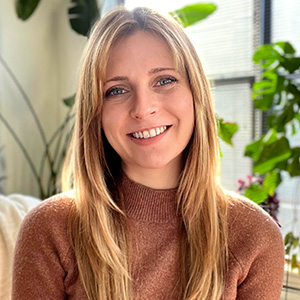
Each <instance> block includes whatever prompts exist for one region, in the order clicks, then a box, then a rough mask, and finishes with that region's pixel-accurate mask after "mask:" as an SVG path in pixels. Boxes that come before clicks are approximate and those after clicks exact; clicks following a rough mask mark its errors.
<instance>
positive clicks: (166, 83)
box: [156, 76, 178, 86]
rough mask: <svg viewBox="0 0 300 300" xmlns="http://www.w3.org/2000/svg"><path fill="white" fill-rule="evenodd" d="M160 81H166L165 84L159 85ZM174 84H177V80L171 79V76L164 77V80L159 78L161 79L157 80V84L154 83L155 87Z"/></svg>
mask: <svg viewBox="0 0 300 300" xmlns="http://www.w3.org/2000/svg"><path fill="white" fill-rule="evenodd" d="M162 81H167V82H165V83H163V84H162V83H161V82H162ZM174 82H178V80H177V79H176V78H174V77H171V76H169V77H164V78H161V79H159V80H158V82H157V83H156V86H165V85H168V84H172V83H174Z"/></svg>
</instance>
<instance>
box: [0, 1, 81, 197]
mask: <svg viewBox="0 0 300 300" xmlns="http://www.w3.org/2000/svg"><path fill="white" fill-rule="evenodd" d="M67 4H68V1H60V0H52V1H45V0H44V1H41V2H40V4H39V6H38V8H37V10H36V11H35V12H34V14H33V15H32V16H31V18H29V19H28V20H27V21H25V22H24V21H22V20H19V19H18V18H17V17H16V13H15V9H14V1H11V0H1V2H0V53H1V55H2V57H3V58H4V59H5V61H6V62H7V64H8V65H9V66H10V67H11V69H12V70H13V72H14V74H15V75H16V77H17V78H18V80H19V81H20V83H21V85H22V86H23V87H24V90H25V91H26V93H27V95H28V97H29V98H30V99H31V101H32V104H33V106H34V108H35V110H36V111H37V114H38V116H39V119H40V120H41V123H42V126H43V128H44V130H45V134H46V137H47V139H49V137H50V136H51V134H52V133H53V132H54V130H55V129H56V128H57V127H58V125H59V124H60V122H61V121H62V119H63V117H64V114H65V112H66V109H65V107H64V105H63V104H62V101H61V99H62V98H64V97H67V96H69V95H71V94H73V93H74V91H75V85H76V78H77V75H76V74H77V70H78V65H79V60H80V56H81V53H82V49H83V46H84V44H85V38H84V37H81V36H79V35H77V34H76V33H75V32H73V31H72V30H71V28H70V26H69V23H68V19H67ZM0 87H1V89H0V110H1V113H2V114H4V116H5V117H6V118H7V120H8V121H9V122H10V124H11V125H12V126H13V128H14V129H15V130H16V132H17V133H18V135H19V137H20V139H21V140H22V142H23V143H24V145H25V146H26V148H27V149H28V152H29V153H30V155H31V157H32V158H33V159H34V161H35V165H36V167H37V168H38V167H39V162H40V160H41V153H42V150H43V143H42V141H41V138H40V136H39V133H38V131H37V128H36V125H35V123H34V121H33V119H32V116H31V115H30V112H29V110H28V108H27V106H26V105H25V104H24V101H23V99H22V96H21V95H20V93H19V91H18V90H17V88H16V86H15V84H14V83H13V82H12V80H11V79H10V77H9V76H8V75H7V73H6V72H5V71H4V69H3V67H2V66H1V65H0ZM0 126H1V125H0ZM0 134H1V136H0V145H1V144H4V145H5V156H6V157H5V158H6V172H7V181H6V193H12V192H20V193H24V194H30V195H35V196H39V193H38V189H37V185H36V183H35V181H34V179H33V175H32V173H31V171H30V169H29V166H28V164H27V162H26V161H25V159H24V157H23V156H22V154H21V152H20V150H19V148H18V146H17V145H16V144H15V143H14V141H13V140H12V138H11V136H10V135H9V134H8V132H7V130H5V129H3V126H2V128H1V131H0Z"/></svg>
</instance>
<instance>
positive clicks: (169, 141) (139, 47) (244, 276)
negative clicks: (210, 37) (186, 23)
mask: <svg viewBox="0 0 300 300" xmlns="http://www.w3.org/2000/svg"><path fill="white" fill-rule="evenodd" d="M71 151H72V153H71V156H70V157H71V159H70V160H69V161H68V165H69V169H70V170H71V172H69V175H71V176H69V178H70V177H72V178H74V180H72V182H71V181H70V180H69V182H70V183H71V184H72V183H73V184H74V187H75V190H74V192H72V193H70V192H69V193H65V194H61V195H58V196H55V197H53V198H51V199H49V200H47V201H44V202H43V203H42V204H41V205H40V206H39V207H38V208H37V209H35V210H34V211H32V212H31V213H30V214H29V216H28V217H27V218H26V220H25V221H24V223H23V226H22V229H21V232H20V235H19V239H18V243H17V246H16V252H15V263H14V280H13V299H18V300H20V299H124V300H125V299H189V300H192V299H209V300H211V299H226V300H227V299H228V300H229V299H247V300H249V299H250V300H251V299H268V300H271V299H274V300H275V299H279V297H280V290H281V284H282V277H283V263H284V250H283V243H282V238H281V235H280V232H279V230H278V228H277V225H276V224H275V223H274V222H273V221H272V220H271V219H270V217H269V216H268V215H267V214H266V213H264V212H263V211H262V210H261V209H260V208H258V207H257V206H256V205H254V204H252V203H251V202H250V201H247V200H244V199H239V198H235V197H232V196H230V195H225V194H224V192H223V191H222V189H221V188H220V187H219V186H218V185H217V183H216V170H217V165H218V161H219V149H218V143H217V134H216V126H215V113H214V111H213V107H212V102H211V98H210V91H209V86H208V83H207V80H206V78H205V76H204V73H203V70H202V67H201V64H200V61H199V59H198V57H197V54H196V52H195V50H194V48H193V46H192V45H191V43H190V41H189V40H188V38H187V37H186V35H185V33H184V32H183V30H182V28H181V27H180V26H179V25H178V24H177V23H176V22H175V21H173V20H172V19H169V18H168V17H163V16H161V15H159V14H158V13H155V12H153V11H151V10H149V9H145V8H137V9H135V10H134V11H132V12H129V11H127V10H125V9H124V8H119V9H116V10H114V11H113V12H111V13H109V14H108V15H106V16H105V17H104V18H103V19H102V20H101V21H100V22H99V23H98V24H97V25H96V26H95V28H94V30H93V32H92V34H91V37H90V39H89V42H88V45H87V48H86V52H85V54H84V59H83V66H82V72H81V77H80V83H79V89H78V92H77V118H76V126H75V132H74V136H73V143H72V148H71ZM67 177H68V176H67ZM29 241H30V242H29Z"/></svg>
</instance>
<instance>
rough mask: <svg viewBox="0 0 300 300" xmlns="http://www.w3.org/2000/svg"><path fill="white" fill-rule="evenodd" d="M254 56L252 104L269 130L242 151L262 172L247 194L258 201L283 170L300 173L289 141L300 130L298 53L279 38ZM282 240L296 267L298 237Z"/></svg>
mask: <svg viewBox="0 0 300 300" xmlns="http://www.w3.org/2000/svg"><path fill="white" fill-rule="evenodd" d="M253 60H254V62H255V63H257V64H259V66H260V67H261V68H262V70H263V73H262V80H260V81H258V82H255V83H254V85H253V99H254V105H255V107H256V108H257V109H259V110H261V111H263V112H264V113H265V114H266V116H267V126H268V131H267V133H266V134H263V135H262V136H261V137H260V138H259V139H258V140H256V141H254V142H253V143H251V144H249V145H247V146H246V148H245V155H246V156H248V157H250V158H251V159H252V160H253V161H254V165H253V171H254V172H255V173H258V174H261V175H263V176H265V177H264V181H263V184H262V185H254V186H250V187H249V188H248V189H247V190H246V194H247V196H248V197H249V198H250V199H252V200H253V201H255V202H256V203H260V202H263V201H264V200H265V199H266V198H267V197H268V195H271V196H274V193H275V189H276V188H277V187H278V185H279V184H280V183H281V181H282V172H287V173H288V174H289V175H290V177H297V176H298V177H299V176H300V147H297V146H294V147H292V146H291V145H290V142H289V138H290V137H291V136H293V135H296V134H300V82H299V71H300V57H298V56H296V51H295V49H294V48H293V46H292V45H291V44H290V43H288V42H278V43H274V44H270V45H263V46H261V47H260V48H259V49H258V50H257V51H256V53H255V54H254V56H253ZM254 189H255V190H254ZM285 243H286V255H287V256H290V255H291V254H292V259H291V267H292V268H296V267H297V266H298V264H297V256H296V254H295V253H294V251H296V250H297V249H298V251H299V247H300V242H299V238H296V237H294V236H293V234H292V233H289V234H287V235H286V237H285ZM298 267H299V266H298Z"/></svg>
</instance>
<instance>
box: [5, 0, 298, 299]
mask: <svg viewBox="0 0 300 300" xmlns="http://www.w3.org/2000/svg"><path fill="white" fill-rule="evenodd" d="M17 2H18V1H11V0H1V2H0V58H1V61H0V117H1V119H0V194H3V195H9V194H12V193H19V194H24V195H30V196H35V197H37V198H40V199H44V198H46V197H48V196H50V195H51V194H53V193H55V192H57V191H59V190H58V189H57V186H58V185H59V172H60V168H61V163H62V160H63V157H64V153H65V149H66V147H67V143H68V141H69V136H70V131H71V129H72V110H71V107H72V103H73V95H74V93H75V90H76V84H77V79H78V73H79V66H80V60H81V54H82V51H83V49H84V46H85V44H86V41H87V38H86V37H85V36H84V35H82V34H79V33H78V32H76V30H74V27H76V24H75V25H74V24H73V25H72V21H70V20H72V18H76V14H78V12H79V13H80V10H76V9H75V10H73V13H72V10H71V11H70V9H72V8H73V9H74V7H76V4H78V3H80V2H83V3H84V2H86V3H87V4H88V5H90V7H89V9H90V10H88V11H81V12H83V14H85V15H87V16H88V17H90V18H93V16H95V17H97V14H93V12H92V11H91V10H92V9H95V7H94V6H93V5H94V4H93V5H92V4H91V3H92V2H95V3H96V5H97V6H98V11H99V15H100V16H101V14H102V15H103V14H104V13H105V12H107V11H108V10H109V9H111V8H112V7H113V6H115V5H117V4H121V3H123V4H125V5H126V6H127V7H129V8H133V7H135V6H148V7H151V8H154V9H155V10H158V11H161V12H163V13H170V12H173V11H176V10H178V9H180V8H183V7H185V6H187V5H190V4H193V3H196V2H197V3H208V1H185V0H173V1H159V0H149V1H147V0H139V1H137V0H135V1H134V0H128V1H127V0H125V1H117V0H115V1H107V0H106V1H71V0H70V1H66V0H51V1H46V0H40V1H28V2H33V3H35V5H36V8H35V10H34V12H33V13H32V15H30V16H28V14H29V13H28V12H26V9H23V11H22V7H21V8H20V7H19V11H18V7H17V6H16V3H17ZM20 2H22V1H20ZM24 2H26V1H24ZM77 2H78V3H77ZM212 3H213V4H214V5H215V7H216V9H212V10H211V11H210V12H209V13H207V17H206V18H204V19H203V20H201V21H200V22H197V23H195V24H192V25H190V26H187V28H186V32H187V34H188V36H189V37H190V39H191V40H192V42H193V44H194V46H195V47H196V49H197V51H198V53H199V56H200V59H201V60H202V64H203V66H204V70H205V72H206V74H207V76H208V77H209V79H210V80H211V85H212V92H213V95H214V101H215V106H216V111H217V114H218V117H219V118H221V120H224V121H226V122H227V123H226V124H229V125H230V123H236V124H237V125H238V130H237V131H236V133H235V134H233V131H234V130H232V132H231V134H229V135H230V138H229V140H228V139H227V143H226V142H224V140H225V141H226V138H225V139H224V136H223V139H222V136H221V137H220V147H221V151H222V155H223V157H222V164H221V182H222V184H223V186H224V187H225V188H226V189H229V190H238V189H239V190H240V191H243V192H244V191H245V189H247V188H248V187H249V186H251V185H252V186H253V184H254V190H255V189H258V191H259V192H262V187H263V188H265V187H266V186H267V183H262V182H263V181H264V179H265V178H266V176H268V174H269V173H270V174H271V175H270V176H269V177H268V179H270V181H272V180H273V181H274V182H275V183H274V182H273V183H272V184H273V187H274V188H269V189H267V197H269V196H270V197H273V198H272V199H273V200H272V201H273V202H272V201H270V202H272V203H271V204H270V203H269V204H270V205H271V206H272V209H273V210H274V211H276V212H275V213H274V216H275V217H276V218H277V219H278V222H279V223H280V224H281V229H282V233H283V236H284V237H286V236H288V234H289V233H290V232H292V233H293V237H295V239H294V240H293V242H294V241H295V240H296V242H294V243H295V245H296V246H297V247H298V248H297V247H295V248H294V250H295V249H296V250H295V251H300V248H299V238H298V242H297V237H299V235H300V223H299V218H300V184H299V183H300V158H299V157H300V154H299V149H300V130H299V127H300V126H299V124H300V114H299V106H300V100H299V99H300V92H299V90H300V89H299V81H300V76H299V59H298V60H297V57H298V56H299V51H300V34H299V28H300V18H299V15H300V1H299V0H243V1H240V0H216V1H213V2H212ZM96 9H97V8H96ZM18 13H19V16H18ZM22 13H23V16H21V15H22ZM26 13H27V17H26ZM22 18H23V19H24V18H26V20H22ZM75 23H76V22H75ZM71 25H72V26H73V27H72V26H71ZM276 42H288V43H289V44H284V46H282V44H281V50H280V49H279V48H280V47H279V48H278V45H277V46H273V48H264V50H265V52H264V54H263V55H262V56H261V57H260V58H262V59H263V60H264V61H266V56H264V55H266V53H267V57H268V55H269V57H273V58H274V57H275V56H276V55H277V56H276V57H277V58H276V59H277V60H278V61H281V62H282V61H283V60H282V59H281V58H278V55H279V54H282V55H283V54H286V57H285V60H284V61H285V62H286V61H288V62H290V63H291V64H292V63H293V64H294V65H295V64H296V63H298V66H296V67H290V65H289V67H287V70H288V71H286V70H282V66H281V68H279V69H278V70H277V69H276V72H277V73H278V72H279V73H280V72H283V73H284V71H286V72H285V73H284V76H287V77H285V78H287V79H286V80H289V82H291V83H292V84H294V86H296V87H297V89H298V92H297V91H295V92H294V93H293V92H291V91H290V90H289V91H288V92H286V91H285V92H284V91H283V92H282V93H281V92H278V85H277V86H276V89H277V91H273V94H272V92H269V94H268V95H270V94H272V97H273V96H274V99H275V98H276V97H277V98H276V99H277V100H276V99H275V100H276V101H277V103H278V104H279V106H278V105H277V106H276V105H274V102H273V104H272V105H271V104H270V103H269V104H265V103H266V102H263V104H258V105H255V103H254V101H253V88H254V89H256V92H258V96H257V95H256V96H257V97H256V98H257V99H256V100H263V101H265V100H266V101H267V98H266V99H265V98H264V97H265V94H264V93H262V92H261V90H268V88H270V87H269V85H264V84H266V83H264V84H262V85H260V86H258V85H256V86H255V82H260V81H262V79H263V77H264V76H263V73H262V72H263V71H262V66H261V65H259V64H257V63H255V62H254V61H253V56H254V54H255V53H256V52H257V50H258V49H259V47H260V46H261V45H268V44H272V43H276ZM289 45H291V46H292V47H293V49H291V48H289ZM276 47H277V48H276ZM293 50H295V51H293ZM274 51H275V52H274ZM283 52H284V53H283ZM274 53H275V54H274ZM278 53H279V54H278ZM258 56H259V55H258ZM276 59H275V58H274V60H273V63H276ZM257 60H258V61H259V58H257ZM271 63H272V62H270V64H271ZM284 66H285V65H284ZM268 67H269V66H267V68H268ZM273 71H274V70H273ZM283 73H282V74H283ZM280 74H281V73H280ZM280 74H279V75H280ZM279 77H280V76H279ZM279 77H278V78H279ZM276 78H277V77H276ZM280 78H281V77H280ZM270 81H272V80H271V79H270ZM278 82H279V79H278ZM283 85H284V84H283ZM254 92H255V91H254ZM276 92H277V96H276V95H275V94H276ZM284 93H285V96H286V101H283V102H281V103H280V101H278V97H281V96H278V95H279V94H280V95H281V94H282V95H283V94H284ZM289 93H290V94H289ZM266 97H267V96H266ZM268 97H269V96H268ZM293 97H294V98H295V99H296V100H297V99H298V100H297V101H298V102H297V101H296V100H295V102H294V103H293V104H292V107H293V108H294V110H295V113H294V114H293V116H292V117H291V116H290V115H289V116H287V113H286V111H285V112H284V114H283V116H282V119H281V123H280V124H283V123H284V126H281V125H280V126H281V127H282V128H283V127H284V129H282V128H281V130H280V126H279V125H278V124H279V123H278V122H277V123H276V124H277V125H276V126H277V127H276V126H273V127H272V126H270V124H273V125H274V122H273V123H272V120H271V121H270V119H269V116H270V115H272V113H274V111H275V113H276V111H277V112H278V111H279V110H280V109H282V108H283V107H284V105H286V104H287V103H288V101H289V100H292V99H294V98H293ZM254 98H255V97H254ZM268 99H269V98H268ZM275 100H274V101H275ZM276 101H275V102H276ZM258 102H259V101H258ZM258 102H257V103H258ZM261 103H262V101H261ZM297 103H298V104H297ZM265 105H267V107H265ZM256 107H257V108H258V109H257V108H256ZM261 108H263V109H261ZM273 120H274V119H273ZM221 122H222V121H221ZM270 122H271V123H270ZM226 124H225V125H226ZM229 125H228V126H229ZM226 128H227V127H226ZM226 128H225V129H226ZM228 128H229V129H228V130H229V131H230V130H231V129H230V128H231V127H230V126H229V127H228ZM270 128H271V130H273V131H272V132H273V133H274V130H275V131H276V134H277V133H278V135H277V138H278V139H280V138H281V137H282V136H283V135H284V138H286V139H287V141H288V144H289V149H292V150H291V151H290V150H289V152H288V151H287V150H286V148H281V146H282V144H281V143H278V147H275V148H276V149H275V150H274V149H273V150H274V151H277V152H279V154H278V153H277V156H276V159H277V160H276V166H275V164H274V159H275V158H274V157H275V156H274V155H273V156H272V157H271V156H270V157H271V158H272V159H273V167H270V164H269V165H268V167H267V168H266V169H264V170H263V169H260V167H261V164H260V165H259V166H258V163H257V162H259V161H260V159H262V158H261V157H260V158H259V159H258V156H255V155H258V154H257V153H254V150H253V149H254V148H256V147H257V148H261V149H263V148H262V143H260V144H255V145H254V146H253V147H252V148H251V147H250V148H249V147H248V148H247V145H249V144H251V143H252V142H253V141H255V140H259V139H260V138H261V137H262V135H264V134H269V135H270V134H271V133H272V132H271V133H270ZM223 129H224V128H223ZM221 131H222V130H221ZM224 134H226V132H225V133H224V131H223V135H224ZM221 135H222V132H221ZM266 138H268V135H267V136H265V139H266ZM230 143H232V145H230ZM246 148H247V149H248V152H247V151H246V152H247V153H248V154H247V155H248V156H245V150H246ZM261 151H264V150H261ZM287 152H288V153H289V155H288V154H287ZM261 153H262V152H260V154H261ZM264 153H265V152H264ZM281 154H282V155H281ZM284 154H287V156H285V160H286V164H285V165H284V166H281V165H279V164H278V163H279V162H283V161H284V158H283V157H282V156H284ZM280 155H281V158H278V157H279V156H280ZM269 161H270V159H269V160H268V162H269ZM290 165H292V166H293V170H292V171H291V168H292V167H291V166H290ZM264 166H265V164H264ZM297 170H298V171H297ZM272 172H273V173H272ZM249 176H255V177H249ZM279 176H280V178H279ZM258 177H259V178H258ZM280 181H281V183H280ZM255 184H256V185H255ZM257 184H258V185H259V187H257ZM272 184H271V185H272ZM275 187H276V189H275ZM263 192H265V193H266V189H265V190H264V191H263ZM268 193H269V195H268ZM247 195H248V196H249V195H250V192H249V193H248V194H247ZM249 197H250V196H249ZM270 199H271V198H270ZM277 200H279V212H277V210H278V205H277V204H278V203H277ZM289 250H291V249H289ZM295 253H296V252H295ZM297 255H298V258H299V252H298V254H297ZM297 255H296V256H297ZM297 261H299V259H297ZM298 270H300V267H298ZM299 272H300V271H299ZM297 280H299V279H297ZM297 282H300V280H299V281H297ZM299 286H300V284H299ZM292 293H294V297H297V296H295V295H296V288H294V292H292ZM284 297H285V298H282V299H294V298H292V297H293V295H292V294H291V295H290V296H289V297H291V298H287V295H285V296H284ZM295 299H296V298H295ZM298 299H300V298H298Z"/></svg>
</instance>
